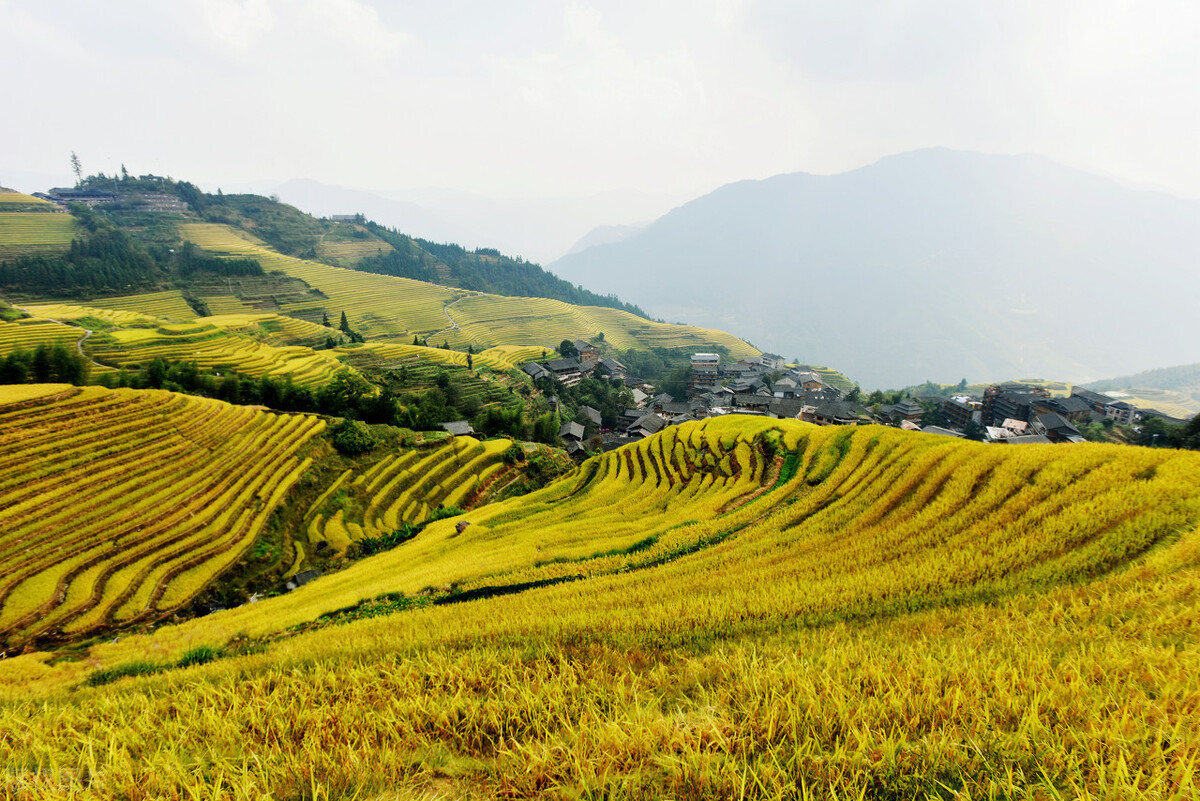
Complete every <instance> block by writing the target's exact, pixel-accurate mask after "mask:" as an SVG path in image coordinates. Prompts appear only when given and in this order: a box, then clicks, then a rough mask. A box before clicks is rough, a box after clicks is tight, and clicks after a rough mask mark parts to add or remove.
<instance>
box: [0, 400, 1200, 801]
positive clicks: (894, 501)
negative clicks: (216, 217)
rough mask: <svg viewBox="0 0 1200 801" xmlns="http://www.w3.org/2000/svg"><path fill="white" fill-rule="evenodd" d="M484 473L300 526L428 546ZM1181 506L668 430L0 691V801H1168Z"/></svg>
mask: <svg viewBox="0 0 1200 801" xmlns="http://www.w3.org/2000/svg"><path fill="white" fill-rule="evenodd" d="M77 398H78V400H76V403H77V404H78V403H83V402H85V401H86V402H88V403H91V404H92V405H93V406H95V407H96V414H99V413H100V410H102V409H108V408H110V407H111V406H113V405H114V403H115V401H117V400H123V398H120V397H113V396H112V394H111V393H99V394H97V393H95V392H91V391H89V390H85V391H82V392H80V393H79V395H78V396H77ZM154 400H155V401H156V402H159V403H162V404H165V405H166V406H167V407H168V408H170V403H172V402H177V401H172V400H171V398H169V397H164V394H163V393H158V394H155V395H154ZM54 408H55V407H53V406H52V407H50V408H49V409H47V410H46V412H45V414H44V417H45V418H46V419H47V420H55V419H58V417H56V416H55V415H54V414H53V411H54ZM112 413H116V410H115V409H114V410H113V412H112ZM78 436H79V437H80V438H86V437H87V436H88V434H87V433H86V432H81V433H80V434H79V435H78ZM80 441H81V440H80ZM51 442H52V439H50V438H43V439H40V440H35V441H33V442H30V443H29V445H28V447H30V448H34V449H36V448H46V447H49V446H50V444H51ZM507 447H508V443H507V442H502V441H498V442H496V443H475V442H474V441H473V440H470V439H468V438H456V439H455V440H453V441H450V442H446V443H442V444H440V445H438V446H434V447H430V448H426V449H421V450H418V451H402V452H398V453H396V454H391V455H389V456H387V457H386V458H384V459H382V460H380V461H378V462H377V463H376V464H375V465H373V466H371V467H368V468H366V469H364V470H362V471H361V472H354V471H351V472H350V473H342V474H340V475H338V476H336V477H333V478H332V479H331V481H330V486H329V487H328V488H326V489H327V491H326V492H324V493H323V495H322V496H321V497H319V498H318V499H317V501H316V502H314V504H313V505H312V507H311V508H309V509H308V515H309V518H308V519H309V520H310V521H311V523H312V525H313V526H314V527H315V528H314V530H316V531H323V530H326V529H325V528H324V527H325V526H326V525H327V524H328V522H329V521H330V520H331V519H332V520H334V521H336V522H337V524H338V525H340V526H342V527H343V528H344V529H345V530H346V531H347V532H348V535H347V536H348V537H349V538H350V539H351V540H352V539H353V536H354V535H355V532H354V529H353V528H352V524H354V525H358V524H359V521H358V520H357V519H349V518H348V515H350V513H351V510H359V509H362V510H365V511H364V512H363V518H362V522H363V524H364V525H363V526H361V527H362V528H364V530H365V529H366V525H365V524H366V523H372V521H374V523H378V522H379V521H381V520H385V519H386V518H387V517H388V512H389V510H397V511H393V512H392V516H398V517H400V518H401V519H404V518H406V517H409V516H410V515H412V514H414V511H413V510H417V511H416V512H415V514H417V515H420V514H424V511H425V510H426V509H427V508H430V507H432V506H433V505H434V504H435V503H439V502H440V503H445V501H446V499H448V498H450V497H452V495H453V493H454V492H458V491H461V490H462V488H463V487H467V486H472V485H473V483H474V482H476V481H482V480H483V479H482V477H483V476H486V475H488V474H489V472H490V471H494V470H498V469H500V468H499V467H498V465H501V464H502V462H500V461H499V458H498V457H499V455H500V453H502V452H503V451H504V449H506V448H507ZM175 458H177V459H178V458H184V457H182V456H179V457H175ZM68 469H69V468H68ZM1198 475H1200V454H1196V453H1191V452H1180V451H1170V450H1149V449H1139V448H1132V447H1122V446H1103V445H1081V446H1048V445H1047V446H1025V447H1019V448H1018V447H1010V446H988V445H982V444H977V443H971V442H964V441H961V440H949V439H946V438H941V437H934V436H930V435H924V434H919V433H910V432H904V431H899V430H895V429H885V428H879V427H872V426H863V427H851V428H837V427H829V428H818V427H815V426H811V425H807V424H803V423H799V422H796V421H774V420H768V419H765V418H758V417H741V416H729V417H724V418H717V419H714V420H711V421H707V422H703V423H688V424H685V425H683V426H679V427H677V428H670V429H667V430H666V431H664V432H662V433H661V434H659V435H657V436H655V437H652V438H649V439H647V440H644V441H641V442H638V443H636V444H633V445H630V446H626V447H624V448H622V449H620V450H617V451H613V452H609V453H605V454H603V455H601V456H597V457H594V458H592V459H590V460H588V461H587V462H585V463H583V464H582V465H581V466H580V467H579V468H578V469H577V470H576V471H574V472H573V473H571V474H568V475H567V476H566V477H564V478H563V479H561V480H559V481H557V482H555V483H552V484H550V485H549V486H547V487H545V488H544V489H541V490H538V491H536V492H533V493H531V494H529V495H526V496H523V497H519V498H512V499H510V500H507V501H503V502H500V503H495V504H491V505H488V506H483V507H480V508H476V509H474V510H472V511H469V512H467V513H466V514H464V515H461V516H458V517H455V518H452V519H447V520H440V521H437V522H434V523H431V524H430V525H428V526H427V527H426V528H425V529H424V530H423V531H422V532H421V533H420V534H419V535H417V536H416V538H414V539H412V540H411V541H409V542H406V543H404V544H402V545H400V546H398V547H396V548H394V549H393V550H390V551H387V552H384V553H382V554H379V555H377V556H374V557H371V558H368V559H364V560H362V561H360V562H357V563H355V564H353V565H350V566H348V567H346V568H345V569H343V570H340V571H337V572H334V573H331V574H329V575H326V576H323V577H321V578H320V579H318V580H316V581H314V582H312V583H309V584H307V585H305V586H304V587H301V588H299V589H297V590H295V591H294V592H291V593H289V594H287V595H283V596H280V597H276V598H270V599H266V600H263V601H260V602H259V603H256V604H252V605H247V606H243V607H239V608H236V609H231V610H228V611H225V612H220V613H218V614H214V615H210V616H208V617H205V618H200V619H196V620H192V621H188V622H185V623H181V624H179V625H175V626H163V627H161V628H160V629H159V630H157V631H156V632H154V633H153V634H146V635H137V636H130V637H126V638H122V640H121V641H120V642H117V643H105V644H97V645H92V646H91V647H90V648H88V649H87V650H86V652H84V653H80V654H78V655H77V657H78V658H77V659H75V660H74V661H72V660H57V661H54V662H53V663H52V661H51V659H50V654H45V653H32V654H27V655H23V656H19V657H15V658H10V659H7V660H4V661H3V662H0V690H2V691H3V693H4V695H6V696H7V697H8V698H9V700H7V701H5V702H4V703H2V704H0V732H3V733H5V734H4V736H2V737H0V761H3V763H4V764H5V765H6V767H7V770H8V773H7V774H6V781H8V782H9V785H8V789H9V793H10V795H12V796H15V797H17V798H22V799H24V798H29V799H32V798H51V799H57V798H70V797H80V796H83V795H87V796H89V797H100V798H136V799H145V798H189V797H206V798H211V797H216V798H265V797H273V798H293V797H309V798H312V797H322V798H324V797H328V798H334V797H352V796H354V795H356V794H357V795H358V797H361V798H383V797H420V796H421V795H426V796H429V797H436V796H437V795H439V794H440V795H443V796H448V797H517V798H521V797H639V798H735V797H750V798H806V797H812V798H827V797H828V798H832V797H837V798H844V797H852V798H871V797H902V798H910V797H913V798H927V797H943V798H950V797H958V798H1030V799H1035V798H1038V799H1040V798H1097V799H1099V798H1130V799H1132V798H1194V797H1196V796H1197V794H1198V793H1200V784H1198V780H1197V773H1196V766H1197V765H1200V735H1198V734H1197V732H1200V716H1198V715H1200V713H1198V712H1197V710H1200V647H1197V646H1198V645H1200V640H1198V637H1197V634H1198V629H1200V529H1198V528H1197V523H1198V522H1200V487H1198V484H1197V476H1198ZM38 480H39V478H38V474H37V471H36V470H32V471H31V474H30V476H29V478H28V479H25V478H18V479H17V481H18V482H24V481H38ZM41 480H44V481H47V482H51V483H47V484H45V485H44V486H46V487H47V488H48V490H49V491H50V492H51V493H52V492H53V487H54V484H53V483H52V477H50V476H46V477H45V478H44V479H41ZM451 485H455V488H454V489H450V487H451ZM14 486H15V485H14ZM0 487H3V484H0ZM52 498H53V496H52ZM439 499H440V500H439ZM47 503H48V504H50V505H53V500H52V499H51V500H48V501H47ZM400 507H402V508H400ZM243 508H245V507H243ZM38 513H39V514H42V512H40V511H39V512H38ZM44 513H45V514H53V509H47V510H46V511H45V512H44ZM356 513H357V512H356ZM350 516H353V515H350ZM462 522H466V523H469V524H470V525H468V526H466V527H465V528H464V529H463V530H462V531H461V532H460V531H458V530H457V528H456V524H458V523H462ZM374 523H373V524H374ZM77 575H78V576H80V581H84V582H87V581H91V580H93V577H94V575H95V574H94V573H88V568H86V567H80V568H79V570H78V572H77ZM388 604H393V605H395V606H394V609H395V610H396V611H393V613H392V614H388V615H384V616H379V617H370V615H369V614H368V613H369V612H370V610H372V609H377V608H382V609H384V610H385V611H386V609H388V608H392V607H388V606H387V605H388ZM372 605H375V606H372ZM380 605H382V607H381V606H380ZM348 609H349V610H351V611H350V612H349V613H347V612H346V611H345V610H348ZM339 610H341V611H340V612H339ZM327 613H334V614H335V615H336V614H342V615H343V618H342V619H344V620H345V621H347V622H342V623H341V624H338V623H337V622H336V621H337V618H335V619H334V621H333V622H330V621H325V622H323V623H320V624H316V625H314V623H313V622H314V621H317V620H318V617H319V616H321V615H324V614H327ZM360 613H362V614H363V616H367V617H370V619H358V620H355V619H354V618H355V617H356V616H357V615H359V614H360ZM297 624H303V625H309V626H312V627H313V628H314V630H312V631H308V632H307V633H299V634H294V633H293V634H290V635H289V634H286V632H287V630H288V629H289V628H290V627H292V626H295V625H297ZM247 645H250V646H255V647H250V648H248V649H246V646H247ZM197 648H200V649H205V648H208V649H224V650H225V653H226V656H225V657H224V658H220V659H218V660H217V661H215V662H214V663H212V664H209V665H204V666H200V667H191V668H187V667H179V666H177V665H179V663H180V660H181V658H182V657H184V656H185V654H187V653H189V652H191V653H195V649H197ZM238 649H246V652H245V653H243V654H242V655H238ZM206 652H207V651H206ZM147 663H148V664H149V666H150V667H149V668H148V669H150V670H153V671H156V672H154V673H153V675H149V676H144V677H140V678H138V677H134V678H124V679H120V681H119V682H117V683H115V684H110V685H107V686H99V687H87V686H85V681H86V680H87V679H89V677H90V678H91V679H93V682H92V683H97V682H96V681H95V680H96V679H97V677H103V676H104V675H105V674H102V673H101V671H112V672H111V673H109V674H107V676H108V678H109V679H111V680H115V679H117V678H118V677H119V676H120V675H121V673H122V672H125V673H136V672H138V671H139V670H142V669H144V668H145V665H146V664H147ZM139 665H140V666H141V667H139Z"/></svg>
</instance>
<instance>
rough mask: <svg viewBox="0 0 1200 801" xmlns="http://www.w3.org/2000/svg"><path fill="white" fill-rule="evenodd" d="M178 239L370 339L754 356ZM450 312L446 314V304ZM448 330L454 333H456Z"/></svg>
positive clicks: (610, 321)
mask: <svg viewBox="0 0 1200 801" xmlns="http://www.w3.org/2000/svg"><path fill="white" fill-rule="evenodd" d="M181 233H182V235H183V236H184V238H186V239H190V240H191V241H193V242H195V243H196V244H197V245H199V246H200V247H203V248H205V249H206V250H211V251H213V252H217V253H226V254H229V255H236V256H239V257H247V258H255V259H258V260H259V262H260V263H262V265H263V267H264V269H268V270H275V269H278V270H283V271H284V272H286V273H287V274H288V275H291V276H294V277H296V278H300V279H301V280H303V281H305V282H306V283H308V284H309V285H310V286H312V287H316V288H317V289H319V290H320V291H321V292H322V293H324V294H325V295H327V296H328V298H327V299H320V298H314V299H312V300H305V301H302V302H296V303H286V304H283V306H282V307H283V310H284V311H286V312H287V313H288V314H295V315H298V316H301V317H304V316H305V315H306V314H308V315H312V314H319V310H321V309H324V310H326V311H331V317H332V316H334V314H339V313H340V312H341V311H343V310H344V311H345V312H346V314H347V316H348V317H349V320H350V323H351V325H352V326H353V327H354V328H355V330H359V331H362V332H363V333H366V334H368V335H372V336H381V337H392V338H403V337H411V336H412V335H413V334H414V333H416V334H421V335H429V336H430V344H431V345H441V344H442V343H443V342H446V343H448V344H449V345H450V346H451V347H453V348H455V349H456V350H464V351H465V350H466V349H467V346H468V345H471V346H474V347H476V348H489V347H492V346H496V345H516V344H527V343H530V342H546V343H551V344H554V345H557V343H559V342H561V341H562V340H563V339H577V338H580V337H584V338H588V337H593V336H595V335H596V334H597V333H599V332H603V333H604V335H605V339H606V341H607V342H609V343H610V344H612V345H613V346H615V347H617V348H621V349H626V348H639V347H640V348H647V347H668V348H695V349H702V348H703V347H705V346H712V345H714V344H716V345H722V346H724V347H726V348H728V349H729V352H730V354H731V356H732V357H733V358H735V359H740V358H745V357H748V356H757V355H758V354H759V351H758V350H756V349H754V348H752V347H751V346H750V345H748V344H747V343H745V342H743V341H742V340H740V339H738V338H737V337H734V336H733V335H732V334H728V333H726V332H724V331H717V330H714V329H706V328H696V327H694V326H679V325H669V324H665V323H655V322H651V321H649V320H643V319H642V318H640V317H636V316H634V315H632V314H629V313H628V312H623V311H618V310H616V309H606V308H601V307H596V306H571V305H570V304H567V303H563V302H561V301H557V300H548V299H545V298H509V297H502V296H499V295H485V294H481V293H469V292H464V291H461V290H451V289H448V288H446V287H439V286H436V285H433V284H426V283H423V282H421V281H410V280H409V279H406V278H394V277H392V276H386V275H372V274H370V273H361V272H356V271H354V270H343V269H340V268H337V267H329V266H327V265H324V264H318V263H316V262H308V261H304V260H302V259H293V258H290V257H286V256H281V255H279V254H278V253H275V252H274V251H273V250H271V249H270V248H268V247H267V246H266V245H264V244H263V243H261V242H258V241H257V240H254V239H252V238H251V237H249V236H248V235H246V234H243V233H242V232H240V231H237V230H235V229H232V228H229V227H228V226H224V225H217V224H207V223H206V224H198V223H197V224H190V225H185V226H182V232H181ZM451 303H453V305H450V306H449V309H448V313H449V317H447V312H446V311H443V308H444V307H446V306H447V305H448V304H451ZM452 323H453V325H456V326H458V327H457V328H455V327H453V326H452Z"/></svg>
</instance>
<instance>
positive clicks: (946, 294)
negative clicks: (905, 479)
mask: <svg viewBox="0 0 1200 801" xmlns="http://www.w3.org/2000/svg"><path fill="white" fill-rule="evenodd" d="M1198 253H1200V201H1195V200H1181V199H1178V198H1175V197H1171V196H1169V195H1165V194H1159V193H1152V192H1141V191H1132V190H1127V189H1124V188H1122V187H1120V186H1118V185H1117V184H1116V183H1114V182H1112V181H1110V180H1107V179H1104V178H1099V177H1096V176H1092V175H1088V174H1086V173H1082V172H1079V171H1076V170H1073V169H1069V168H1066V167H1063V166H1061V165H1059V164H1055V163H1053V162H1050V161H1048V160H1046V159H1043V158H1040V157H1035V156H988V155H981V154H977V153H966V152H956V151H950V150H944V149H938V150H922V151H915V152H911V153H906V154H902V155H898V156H892V157H889V158H885V159H883V160H881V161H879V162H878V163H876V164H873V165H871V166H868V167H864V168H862V169H858V170H854V171H852V172H847V173H843V174H840V175H809V174H804V173H796V174H791V175H780V176H776V177H774V178H770V179H767V180H763V181H743V182H740V183H736V184H730V185H728V186H725V187H722V188H721V189H718V190H717V191H715V192H713V193H712V194H710V195H707V196H705V197H702V198H700V199H698V200H695V201H693V202H691V203H688V204H686V205H684V206H682V207H680V208H678V209H676V210H674V211H673V212H671V213H670V214H667V215H666V216H664V217H662V218H660V219H659V220H657V221H656V222H654V223H653V224H651V225H650V226H649V227H647V228H646V229H645V230H643V231H641V232H640V233H637V234H635V235H633V236H631V237H630V238H628V239H627V240H625V241H622V242H619V243H615V244H608V245H601V246H597V247H593V248H590V249H588V250H586V251H584V252H582V253H577V254H575V255H571V256H567V257H565V258H563V259H560V260H558V261H556V262H554V263H553V264H552V265H550V266H551V268H552V269H554V270H555V272H557V273H558V274H560V275H562V276H564V277H565V278H567V279H568V280H571V281H577V282H582V283H585V284H587V285H588V286H590V287H593V288H594V289H595V290H597V291H603V292H619V293H622V294H624V295H626V296H630V297H636V299H637V301H638V303H640V304H641V305H642V306H643V307H644V308H646V309H647V311H649V312H650V313H651V314H653V315H655V316H659V317H664V318H666V319H687V320H688V321H690V322H694V323H696V324H700V325H719V326H721V327H723V328H726V329H728V330H732V331H737V332H738V333H739V334H740V335H742V336H745V337H747V338H748V339H749V340H750V341H752V342H754V344H755V345H757V346H758V347H760V348H763V349H765V350H769V351H774V352H777V353H781V354H783V355H785V356H787V357H793V356H798V357H800V358H801V359H803V360H806V361H817V362H821V363H826V364H835V365H837V366H838V368H839V369H841V370H843V371H844V372H845V373H847V374H848V375H850V376H851V377H853V378H854V379H856V380H858V381H861V382H862V383H863V385H864V386H869V387H876V386H903V385H906V384H911V383H912V382H913V381H914V380H921V379H932V380H935V381H939V382H943V383H945V382H951V383H952V382H956V381H958V380H959V379H961V378H963V377H966V378H967V379H968V380H970V381H977V380H992V379H994V378H995V377H996V376H1010V375H1023V376H1024V375H1046V376H1055V377H1058V378H1063V379H1070V380H1076V381H1081V380H1090V379H1094V378H1096V377H1097V376H1102V375H1115V374H1121V373H1128V372H1133V371H1136V370H1138V369H1142V368H1143V367H1144V366H1145V365H1146V364H1147V363H1160V364H1161V363H1172V362H1174V363H1186V362H1194V361H1195V360H1196V357H1197V355H1198V354H1197V345H1196V343H1197V342H1198V341H1200V315H1197V314H1196V311H1195V297H1196V278H1195V262H1196V257H1197V254H1198Z"/></svg>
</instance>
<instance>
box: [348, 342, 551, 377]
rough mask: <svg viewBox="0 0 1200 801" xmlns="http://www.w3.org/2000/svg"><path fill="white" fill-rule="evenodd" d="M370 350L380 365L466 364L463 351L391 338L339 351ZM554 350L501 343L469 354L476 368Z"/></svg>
mask: <svg viewBox="0 0 1200 801" xmlns="http://www.w3.org/2000/svg"><path fill="white" fill-rule="evenodd" d="M364 350H365V351H369V352H371V353H373V354H377V355H378V356H379V359H380V363H381V365H389V366H393V367H394V366H399V365H402V364H407V363H410V362H413V361H426V362H432V363H434V364H453V365H457V366H459V367H466V366H467V354H466V352H465V351H459V350H445V349H443V348H427V347H425V346H423V345H402V344H399V343H390V342H367V343H364V344H362V345H357V346H354V347H350V348H339V351H338V352H339V353H347V354H354V353H355V352H357V351H364ZM547 352H550V353H553V352H554V348H552V347H545V348H543V347H536V346H534V347H525V346H520V345H500V346H497V347H495V348H488V349H487V350H485V351H480V352H479V353H476V354H475V355H474V356H472V357H471V362H472V364H473V365H474V366H475V368H476V369H478V368H480V367H488V368H491V369H492V370H501V371H503V370H512V369H515V368H517V367H519V366H520V365H522V364H524V363H525V362H529V361H532V360H534V359H539V358H541V356H542V354H543V353H547Z"/></svg>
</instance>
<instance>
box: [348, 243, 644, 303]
mask: <svg viewBox="0 0 1200 801" xmlns="http://www.w3.org/2000/svg"><path fill="white" fill-rule="evenodd" d="M364 226H365V227H366V229H367V230H368V231H370V232H371V233H372V234H374V235H375V236H377V237H379V238H380V239H382V240H383V241H385V242H387V243H388V244H389V245H391V246H392V248H393V250H392V252H390V253H381V254H379V255H377V256H368V257H367V258H364V259H362V260H360V261H359V262H358V263H357V264H355V265H354V267H355V269H357V270H362V271H364V272H370V273H379V274H381V275H397V276H400V277H402V278H413V279H416V280H418V281H429V282H431V283H438V284H445V285H449V286H456V287H460V288H462V289H470V290H474V291H476V292H489V293H491V294H494V295H508V296H512V297H522V298H553V299H555V300H561V301H565V302H567V303H574V304H576V305H580V306H604V307H607V308H612V309H622V310H624V311H627V312H630V313H632V314H636V315H638V316H639V317H646V316H647V315H646V313H645V312H644V311H642V310H641V309H640V308H638V307H637V306H635V305H633V304H630V303H623V302H622V301H621V300H620V299H619V298H617V296H616V295H599V294H596V293H595V292H589V291H588V290H586V289H584V288H583V287H579V286H575V285H574V284H572V283H571V282H570V281H564V280H563V279H561V278H559V277H557V276H555V275H554V274H553V273H549V272H546V271H545V270H543V269H542V268H541V267H540V266H538V265H537V264H534V263H533V262H527V261H525V260H524V259H519V258H518V259H512V258H509V257H507V256H504V255H502V254H501V253H500V251H498V250H495V249H493V248H478V249H476V250H473V251H469V250H467V249H466V248H463V247H461V246H459V245H453V244H441V243H437V242H430V241H429V240H425V239H414V238H411V237H408V236H405V235H404V234H402V233H400V232H399V231H396V230H395V229H392V228H387V227H385V226H382V225H379V224H378V223H374V222H370V221H367V222H364Z"/></svg>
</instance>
